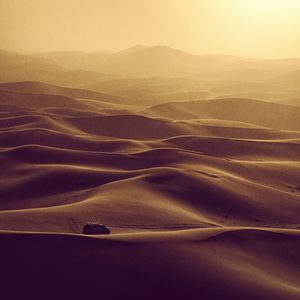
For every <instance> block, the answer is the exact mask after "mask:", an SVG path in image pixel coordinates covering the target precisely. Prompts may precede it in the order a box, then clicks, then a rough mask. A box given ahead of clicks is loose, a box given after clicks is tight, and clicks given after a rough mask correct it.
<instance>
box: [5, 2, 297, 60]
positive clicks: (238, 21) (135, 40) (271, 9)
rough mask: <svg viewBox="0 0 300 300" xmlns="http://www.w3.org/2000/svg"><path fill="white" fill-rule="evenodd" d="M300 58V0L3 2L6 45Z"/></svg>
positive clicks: (9, 47) (21, 48)
mask: <svg viewBox="0 0 300 300" xmlns="http://www.w3.org/2000/svg"><path fill="white" fill-rule="evenodd" d="M135 44H145V45H149V46H151V45H157V44H159V45H162V44H163V45H168V46H171V47H174V48H178V49H182V50H186V51H189V52H192V53H199V54H201V53H205V54H206V53H218V54H234V55H246V56H260V57H300V0H0V48H1V49H6V50H15V51H52V50H85V51H94V50H100V49H112V50H119V49H123V48H128V47H130V46H133V45H135Z"/></svg>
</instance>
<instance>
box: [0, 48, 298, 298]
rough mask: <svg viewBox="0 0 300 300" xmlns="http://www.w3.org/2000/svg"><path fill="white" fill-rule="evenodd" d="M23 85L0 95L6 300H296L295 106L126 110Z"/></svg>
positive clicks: (240, 103) (0, 225) (0, 220)
mask: <svg viewBox="0 0 300 300" xmlns="http://www.w3.org/2000/svg"><path fill="white" fill-rule="evenodd" d="M124 55H127V54H124ZM33 85H34V89H33V90H32V85H31V84H30V85H29V86H28V85H27V83H26V84H25V85H24V84H23V83H22V84H20V83H17V84H8V85H5V86H4V85H2V88H3V89H2V88H1V89H2V90H1V91H0V104H1V106H0V107H1V112H0V165H1V172H0V245H1V248H0V254H1V258H4V259H3V262H2V264H1V270H2V272H1V273H2V275H1V277H2V278H1V282H2V283H4V284H3V286H4V289H3V290H2V293H3V295H4V293H5V292H6V289H8V291H9V292H10V298H12V299H17V298H20V297H21V296H22V299H41V298H43V299H48V298H49V299H54V298H55V297H56V298H58V299H73V298H74V299H82V298H89V297H93V296H95V295H99V297H100V296H101V297H103V298H104V299H120V298H123V299H128V298H130V299H207V300H214V299H249V300H250V299H251V300H252V299H270V300H271V299H278V300H286V299H292V300H293V299H295V300H296V299H299V298H300V288H299V286H300V281H299V278H300V273H299V269H300V268H299V267H300V256H299V253H300V236H299V229H300V220H299V215H300V185H299V173H300V127H299V122H298V120H299V116H300V115H299V109H298V108H296V107H293V106H288V105H280V104H269V103H265V102H260V101H254V100H245V101H244V100H237V99H234V100H216V101H208V102H205V104H203V103H202V102H199V101H198V102H185V103H180V104H179V103H176V104H174V103H166V104H164V105H162V106H155V107H150V108H148V109H147V110H143V112H142V113H137V112H136V111H135V112H134V111H130V110H129V109H127V110H126V112H124V110H123V108H122V107H121V106H120V107H119V106H118V105H117V104H114V105H113V106H103V107H102V106H101V105H100V106H92V105H90V102H87V101H86V100H84V99H79V98H80V97H79V98H77V97H76V95H75V94H72V95H71V94H66V93H67V92H70V90H65V89H60V88H59V89H56V90H55V89H54V87H53V86H45V85H41V86H39V85H38V87H39V88H41V89H36V88H37V85H36V83H34V84H33ZM4 87H6V90H4ZM8 88H9V91H8ZM15 88H16V90H15ZM45 88H47V89H48V88H50V90H47V92H48V93H50V94H51V95H49V94H48V95H43V94H40V92H42V91H44V89H45ZM53 89H54V90H53ZM73 92H74V91H73ZM60 93H62V94H60ZM75 98H76V99H75ZM225 104H226V107H228V110H227V109H226V110H225V109H224V107H225ZM107 105H108V104H107ZM237 111H238V112H239V113H238V114H237V113H236V112H237ZM267 111H269V112H270V114H269V115H268V116H269V117H268V118H263V117H264V114H266V112H267ZM251 112H252V113H253V114H251ZM254 112H257V113H256V114H254ZM279 112H280V114H279ZM276 114H277V115H276ZM90 221H94V222H99V223H105V224H106V225H108V226H109V227H110V229H111V234H110V235H109V236H85V235H83V234H82V228H83V226H84V224H85V223H86V222H90ZM16 282H18V289H16V288H14V285H15V283H16ZM33 285H34V286H33ZM45 291H47V292H45ZM41 295H42V296H41ZM57 295H59V296H57Z"/></svg>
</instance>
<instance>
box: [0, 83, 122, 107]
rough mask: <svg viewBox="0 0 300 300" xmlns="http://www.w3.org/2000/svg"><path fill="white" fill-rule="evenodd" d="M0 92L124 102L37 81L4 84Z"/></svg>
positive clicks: (115, 98)
mask: <svg viewBox="0 0 300 300" xmlns="http://www.w3.org/2000/svg"><path fill="white" fill-rule="evenodd" d="M0 90H3V91H12V92H20V93H23V94H24V93H29V94H47V95H58V96H65V97H71V98H83V99H93V100H100V101H106V102H113V103H120V102H122V100H121V99H120V98H118V97H116V96H111V95H108V94H104V93H100V92H93V91H89V90H82V89H71V88H65V87H60V86H55V85H51V84H47V83H43V82H36V81H23V82H10V83H2V84H0ZM66 106H67V105H66ZM67 107H68V106H67Z"/></svg>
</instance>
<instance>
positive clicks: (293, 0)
mask: <svg viewBox="0 0 300 300" xmlns="http://www.w3.org/2000/svg"><path fill="white" fill-rule="evenodd" d="M230 2H231V3H232V5H233V6H234V7H235V8H237V9H238V10H241V11H242V12H245V13H251V14H258V15H260V14H263V15H264V16H265V17H267V18H269V17H274V16H281V15H282V14H286V13H293V12H295V10H298V11H300V1H298V0H233V1H230Z"/></svg>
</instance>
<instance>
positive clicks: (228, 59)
mask: <svg viewBox="0 0 300 300" xmlns="http://www.w3.org/2000/svg"><path fill="white" fill-rule="evenodd" d="M0 67H1V74H0V81H2V82H4V81H25V80H26V81H28V80H34V81H44V82H48V83H53V84H58V85H65V86H69V87H84V86H85V85H88V84H90V85H97V84H98V83H99V82H103V81H106V80H112V79H116V78H132V79H134V78H135V79H136V78H151V77H164V78H167V77H168V78H171V77H173V78H174V77H176V78H180V77H181V78H182V77H187V78H190V79H193V80H200V81H209V82H215V83H217V84H219V83H220V82H221V83H229V82H243V83H245V82H267V83H271V84H272V83H273V82H272V80H277V79H276V78H279V79H280V77H281V76H285V75H286V74H291V75H289V76H296V79H295V84H298V81H297V80H298V79H297V78H298V77H297V76H298V75H297V73H296V74H294V75H293V72H297V70H299V69H300V59H297V58H295V59H278V60H274V59H273V60H266V59H254V58H243V57H236V56H230V55H194V54H190V53H187V52H184V51H180V50H177V49H173V48H170V47H167V46H153V47H147V46H143V45H136V46H134V47H131V48H128V49H125V50H122V51H119V52H107V51H98V52H93V53H86V52H80V51H65V52H64V51H62V52H47V53H39V54H36V55H27V56H26V55H20V54H15V53H9V52H5V51H1V52H0ZM72 77H74V80H73V78H72ZM293 78H294V77H293ZM269 81H270V82H269ZM274 84H277V83H276V81H275V82H274ZM294 86H295V85H293V86H292V88H294ZM201 91H202V89H201ZM181 92H184V93H186V92H190V91H186V90H185V91H181ZM194 92H195V90H194ZM196 92H199V89H198V90H197V91H196ZM246 92H249V91H246ZM170 93H173V92H172V91H170ZM175 93H177V91H176V92H175ZM231 94H232V93H231Z"/></svg>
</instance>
